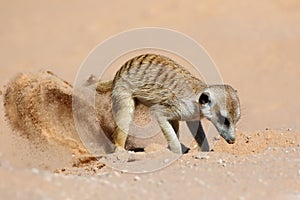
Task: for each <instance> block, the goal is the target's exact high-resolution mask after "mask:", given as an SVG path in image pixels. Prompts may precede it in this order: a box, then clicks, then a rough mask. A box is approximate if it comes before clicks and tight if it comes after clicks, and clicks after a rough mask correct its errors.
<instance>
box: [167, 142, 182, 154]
mask: <svg viewBox="0 0 300 200" xmlns="http://www.w3.org/2000/svg"><path fill="white" fill-rule="evenodd" d="M169 149H170V150H171V151H172V152H173V153H177V154H182V148H181V144H180V142H178V143H177V142H176V143H171V144H169Z"/></svg>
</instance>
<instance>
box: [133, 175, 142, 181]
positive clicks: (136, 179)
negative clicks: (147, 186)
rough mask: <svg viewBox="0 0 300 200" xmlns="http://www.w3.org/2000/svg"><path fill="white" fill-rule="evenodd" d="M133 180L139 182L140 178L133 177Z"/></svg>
mask: <svg viewBox="0 0 300 200" xmlns="http://www.w3.org/2000/svg"><path fill="white" fill-rule="evenodd" d="M133 180H134V181H140V180H141V177H139V176H135V177H134V178H133Z"/></svg>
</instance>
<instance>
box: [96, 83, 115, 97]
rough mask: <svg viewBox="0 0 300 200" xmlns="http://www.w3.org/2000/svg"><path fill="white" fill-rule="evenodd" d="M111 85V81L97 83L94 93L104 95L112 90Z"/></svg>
mask: <svg viewBox="0 0 300 200" xmlns="http://www.w3.org/2000/svg"><path fill="white" fill-rule="evenodd" d="M112 84H113V81H112V80H110V81H99V82H98V84H97V86H96V91H97V92H98V93H99V94H101V93H106V92H109V91H111V90H112Z"/></svg>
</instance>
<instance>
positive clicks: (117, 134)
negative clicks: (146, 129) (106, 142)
mask: <svg viewBox="0 0 300 200" xmlns="http://www.w3.org/2000/svg"><path fill="white" fill-rule="evenodd" d="M116 107H117V110H116V112H115V116H114V117H115V122H116V128H115V131H114V133H113V140H114V143H115V146H116V149H115V150H116V151H122V150H125V144H126V140H127V137H128V132H129V126H130V123H131V122H132V119H133V114H134V108H135V102H134V100H133V99H132V98H126V99H122V100H120V101H119V102H118V105H117V106H116Z"/></svg>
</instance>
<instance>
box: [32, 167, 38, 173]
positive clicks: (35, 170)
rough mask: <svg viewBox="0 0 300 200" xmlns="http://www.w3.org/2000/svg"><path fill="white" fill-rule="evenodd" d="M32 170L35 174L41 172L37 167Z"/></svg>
mask: <svg viewBox="0 0 300 200" xmlns="http://www.w3.org/2000/svg"><path fill="white" fill-rule="evenodd" d="M31 172H32V173H33V174H39V173H40V171H39V170H38V169H37V168H32V169H31Z"/></svg>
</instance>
